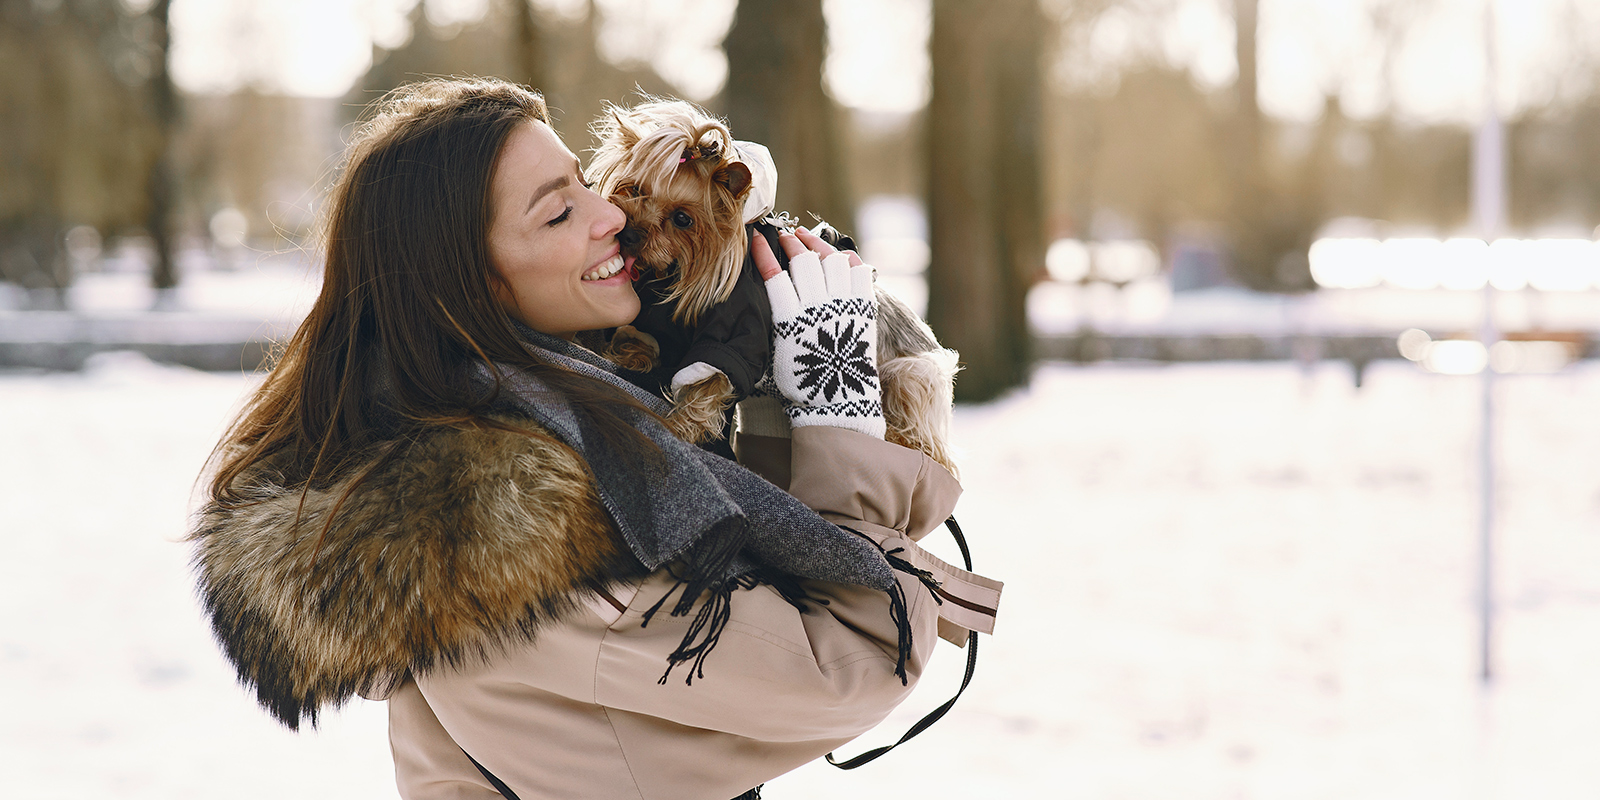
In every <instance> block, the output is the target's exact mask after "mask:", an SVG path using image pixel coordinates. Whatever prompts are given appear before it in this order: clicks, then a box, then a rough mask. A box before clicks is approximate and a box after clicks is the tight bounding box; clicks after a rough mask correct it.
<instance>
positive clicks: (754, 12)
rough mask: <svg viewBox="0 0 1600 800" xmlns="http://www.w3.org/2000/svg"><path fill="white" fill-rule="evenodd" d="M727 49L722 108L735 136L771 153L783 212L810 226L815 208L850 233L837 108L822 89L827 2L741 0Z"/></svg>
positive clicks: (850, 210) (851, 213)
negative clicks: (776, 173) (726, 78)
mask: <svg viewBox="0 0 1600 800" xmlns="http://www.w3.org/2000/svg"><path fill="white" fill-rule="evenodd" d="M722 47H723V50H724V51H725V52H726V53H727V55H728V84H727V86H726V87H725V88H724V89H723V92H722V98H721V99H722V102H721V107H722V110H723V112H724V113H726V114H727V117H728V124H729V127H731V128H732V129H733V135H734V138H737V139H745V140H748V141H752V142H759V143H761V144H764V145H766V146H767V148H768V149H770V150H771V151H772V158H773V161H775V162H776V164H777V167H778V210H779V211H789V212H791V213H793V214H795V215H796V216H798V217H800V219H801V221H802V222H804V223H806V224H810V222H811V219H810V217H809V214H816V215H818V216H820V217H822V218H823V219H826V220H828V221H829V222H832V223H833V224H835V225H837V226H838V227H840V228H841V229H843V230H845V231H847V232H849V231H852V230H853V228H854V227H855V219H854V211H855V210H854V208H853V207H852V203H851V202H850V193H849V190H848V186H847V184H846V181H845V173H844V164H845V159H844V155H843V152H842V148H841V142H840V135H839V124H838V112H837V109H836V108H835V106H834V102H833V98H831V97H829V96H828V94H827V92H825V91H824V90H823V87H822V81H823V76H822V68H823V60H824V55H825V52H826V47H827V26H826V24H825V23H824V20H823V17H822V0H739V6H738V10H737V11H736V12H735V15H734V18H733V26H732V28H731V29H730V30H729V31H728V37H727V39H726V40H724V41H723V45H722Z"/></svg>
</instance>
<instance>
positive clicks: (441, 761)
mask: <svg viewBox="0 0 1600 800" xmlns="http://www.w3.org/2000/svg"><path fill="white" fill-rule="evenodd" d="M741 444H748V442H745V443H741ZM761 444H762V445H763V447H762V450H765V451H767V452H762V453H760V454H759V455H755V454H752V453H751V451H752V449H754V448H750V447H741V448H740V449H741V455H744V456H745V460H746V462H747V463H753V465H754V466H757V467H760V466H761V465H762V464H761V463H760V462H762V461H763V460H764V461H767V462H771V461H774V460H775V461H776V462H777V463H778V464H779V465H781V463H782V462H781V455H779V456H778V457H777V458H774V457H773V455H772V453H773V450H772V446H773V445H775V444H777V442H775V441H774V440H766V441H764V442H762V443H761ZM782 449H787V448H782ZM777 452H778V453H780V454H781V449H780V450H777ZM791 464H792V470H793V480H792V484H791V486H790V490H791V492H793V493H794V495H795V496H796V497H798V498H799V499H800V500H802V501H803V502H805V503H806V504H807V505H809V506H811V507H812V508H815V509H817V510H818V511H819V512H822V513H823V515H824V516H825V517H828V518H829V519H832V520H834V521H836V522H839V523H841V524H846V525H849V526H850V527H852V528H855V529H857V530H860V531H862V532H864V533H867V534H868V535H869V536H872V537H873V539H874V540H876V541H878V542H879V543H880V544H882V545H883V546H884V547H885V548H887V549H891V550H892V549H895V548H905V549H906V551H907V553H906V554H905V555H906V557H907V558H908V560H910V561H912V562H913V563H915V564H917V565H918V566H920V567H922V568H924V569H930V570H932V571H934V572H935V574H937V575H939V577H940V579H941V580H943V581H944V584H945V585H944V586H943V587H942V588H943V589H944V590H945V591H946V592H948V593H951V594H952V595H956V594H957V593H959V596H960V597H962V598H963V599H964V600H965V602H967V604H969V605H973V606H984V607H986V608H989V609H993V608H994V607H995V606H996V604H997V602H998V599H999V588H1000V587H999V584H997V583H995V582H993V581H989V580H987V579H984V578H980V577H978V576H974V575H971V574H970V573H967V572H964V571H963V570H960V569H957V568H955V567H952V566H950V565H948V564H945V563H944V562H942V561H940V560H939V559H937V558H935V557H934V556H932V555H930V554H928V553H926V552H925V551H923V550H922V549H921V548H920V547H918V546H917V545H916V544H914V543H913V539H917V538H921V537H922V536H923V535H924V534H926V533H928V532H929V531H930V530H932V529H933V528H935V527H937V526H938V525H940V524H941V523H942V522H943V521H944V518H945V517H946V516H948V515H949V513H950V511H951V509H952V508H953V507H954V505H955V501H956V498H957V496H958V495H959V494H960V486H959V485H958V484H957V483H956V481H955V479H954V478H953V477H951V475H950V473H949V472H947V471H946V470H945V469H944V468H943V467H941V466H939V465H938V464H936V463H935V462H933V460H932V459H929V458H928V457H926V456H924V455H922V454H921V453H918V452H915V451H912V450H907V449H905V448H902V447H899V446H897V445H892V444H886V443H884V442H882V441H879V440H877V439H873V438H871V437H869V436H865V435H862V434H858V433H854V432H851V431H845V430H840V429H836V428H801V429H798V430H797V431H796V432H795V439H794V446H793V454H792V460H791ZM774 472H781V470H772V471H768V472H767V474H768V475H769V476H774V474H773V473H774ZM775 477H779V478H780V479H781V478H782V475H781V474H778V475H775ZM900 580H901V585H902V587H903V588H904V590H905V592H906V597H907V599H908V600H909V612H910V617H911V620H912V624H913V631H914V633H913V649H912V656H911V658H910V659H909V661H908V663H907V665H906V671H907V674H908V675H909V676H910V678H911V684H910V685H909V686H903V685H901V683H900V680H899V679H898V678H896V677H895V676H894V665H895V654H896V629H895V626H894V624H893V623H892V622H891V621H890V617H889V604H888V598H887V595H885V594H884V593H882V592H876V591H872V590H870V589H864V588H860V587H851V586H842V585H838V584H822V583H817V582H812V583H810V584H808V585H807V591H808V593H810V594H811V595H813V596H815V597H819V598H825V599H827V600H828V604H827V605H816V606H815V607H814V609H815V610H813V611H812V612H811V613H806V614H802V613H799V612H798V611H796V610H795V608H794V607H793V606H791V605H789V604H788V603H787V602H786V601H784V600H783V599H782V598H781V597H779V596H778V594H777V593H776V592H775V591H773V590H772V589H770V588H769V587H765V586H761V587H757V588H755V589H753V590H750V591H741V592H736V593H735V594H734V599H733V608H732V611H733V620H732V622H731V623H730V625H729V626H728V629H727V631H726V632H725V633H724V634H723V636H722V639H721V641H720V643H719V644H718V645H717V647H716V649H715V650H714V651H713V652H712V654H711V656H710V657H709V658H708V659H707V662H706V666H705V677H704V678H703V679H699V680H696V681H695V682H694V683H693V685H686V684H685V682H684V681H683V680H682V676H681V675H679V674H678V673H676V672H675V673H674V674H673V677H671V678H669V679H668V680H667V681H666V683H665V684H659V683H657V680H658V679H659V678H660V677H661V674H662V672H663V670H664V666H665V664H666V657H667V654H668V653H670V652H672V650H673V648H674V647H676V646H677V644H678V643H679V641H680V640H681V639H682V638H683V632H684V626H686V625H687V624H688V618H685V617H671V618H669V617H666V616H665V615H657V616H656V617H655V618H654V619H653V620H652V621H651V623H650V624H649V625H648V626H647V627H645V626H641V624H640V623H641V615H642V612H643V610H644V609H647V608H649V607H650V606H651V605H653V604H654V603H655V602H656V601H657V600H659V599H660V598H661V596H662V594H663V593H665V592H666V591H667V590H668V589H669V588H671V586H672V584H673V580H672V579H671V578H670V577H668V576H666V575H664V574H657V575H653V576H650V577H649V578H647V579H645V580H644V581H642V582H632V583H622V584H617V585H615V586H612V587H609V591H608V592H607V594H609V595H610V597H600V596H596V597H594V598H593V599H591V600H590V601H589V602H588V603H586V606H585V609H584V613H581V614H578V615H575V616H573V617H572V618H570V619H568V620H566V621H565V622H563V623H562V624H560V625H557V626H553V627H551V628H547V629H546V630H544V631H542V632H541V633H540V636H539V639H538V641H537V642H536V643H535V644H533V645H530V646H526V647H521V648H516V649H515V650H512V651H510V652H508V653H506V654H504V655H503V656H501V657H498V658H495V659H492V660H490V661H488V662H487V663H484V664H480V665H475V666H472V667H468V668H464V669H456V670H449V671H440V672H436V673H432V674H430V675H427V676H425V677H422V678H419V679H418V680H416V681H415V682H407V683H406V684H404V685H403V686H402V687H401V688H400V689H399V690H398V691H397V692H395V694H394V695H393V696H392V697H391V698H390V699H389V732H390V743H391V745H392V747H393V750H394V758H395V773H396V777H397V779H398V781H399V786H400V795H401V797H403V798H406V799H407V800H443V798H480V797H481V798H485V799H486V800H488V799H489V798H497V797H499V793H498V792H496V791H495V790H494V788H493V787H492V786H491V785H490V784H489V782H488V781H487V780H486V779H485V778H484V777H483V776H482V774H481V773H479V772H478V770H477V769H476V768H475V767H474V766H473V765H472V763H471V762H470V761H469V760H467V758H466V756H465V755H463V750H465V751H466V752H468V753H471V754H472V757H473V758H474V759H476V760H477V761H478V762H479V763H480V764H482V765H483V766H484V767H485V768H486V769H488V770H489V771H490V772H492V773H493V774H494V775H495V776H496V777H497V778H499V779H500V780H502V781H504V782H505V783H506V784H507V785H508V786H509V787H510V788H511V789H512V790H513V791H514V792H515V793H516V794H517V795H518V796H519V797H520V798H522V800H534V798H551V799H555V798H574V799H576V798H640V799H641V800H728V798H732V797H734V796H736V795H738V794H741V793H743V792H744V791H746V790H748V789H750V788H751V787H753V786H756V785H758V784H760V783H763V782H765V781H767V780H770V779H772V778H774V777H776V776H778V775H781V774H783V773H785V772H788V771H789V770H791V769H794V768H795V767H797V766H800V765H801V764H804V763H806V762H808V761H810V760H812V759H814V758H817V757H819V756H821V755H822V754H823V753H826V752H828V751H830V750H832V749H834V748H836V747H838V746H840V745H842V744H844V743H846V742H848V741H850V740H851V739H853V738H855V737H856V736H858V735H860V734H861V733H863V732H865V731H867V730H868V729H870V728H872V727H873V726H874V725H876V724H878V723H879V722H880V721H882V720H883V718H884V717H885V716H887V715H888V714H889V712H890V711H892V710H893V709H894V708H895V706H897V705H898V704H899V703H900V702H901V701H902V700H904V699H905V697H906V695H907V694H908V693H909V692H910V691H911V688H912V687H914V686H915V685H916V683H915V682H916V679H917V677H918V676H919V675H920V674H921V672H922V669H923V666H924V665H925V664H926V662H927V659H928V657H929V656H930V655H931V653H932V651H933V647H934V639H935V636H934V633H935V631H936V629H937V628H938V627H940V624H939V623H940V622H941V620H940V613H939V612H940V611H941V610H944V611H945V614H944V616H945V619H944V620H943V621H942V622H943V626H942V627H943V629H944V630H943V632H944V633H945V634H946V635H947V636H950V637H952V638H957V639H958V641H960V642H963V643H964V642H965V633H966V630H967V629H968V628H969V627H970V628H976V629H979V630H982V631H985V632H987V631H989V630H991V628H992V623H993V616H992V614H989V613H985V612H981V611H974V610H972V609H969V608H964V607H963V606H961V605H957V604H956V603H954V602H945V603H943V604H938V603H935V602H934V600H933V599H932V598H931V595H930V594H929V592H928V591H927V590H926V589H925V588H924V587H923V586H922V585H921V584H920V583H919V582H918V581H917V580H916V579H915V578H912V577H910V576H907V575H903V574H901V575H900ZM613 601H614V602H613Z"/></svg>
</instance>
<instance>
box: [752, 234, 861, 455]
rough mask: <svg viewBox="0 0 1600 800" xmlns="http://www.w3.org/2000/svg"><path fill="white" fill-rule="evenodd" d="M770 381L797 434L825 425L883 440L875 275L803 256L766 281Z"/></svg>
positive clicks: (842, 261) (840, 258)
mask: <svg viewBox="0 0 1600 800" xmlns="http://www.w3.org/2000/svg"><path fill="white" fill-rule="evenodd" d="M767 296H768V297H769V298H770V299H771V301H772V349H773V361H772V378H773V382H774V383H776V384H777V388H778V391H779V393H780V394H781V395H782V401H783V405H784V411H785V412H787V413H788V415H789V421H790V423H792V424H793V425H794V426H795V427H797V428H799V427H805V426H807V425H826V426H830V427H834V428H848V429H850V430H854V431H860V432H861V433H865V434H869V435H871V436H876V437H877V438H879V439H882V438H883V433H884V421H883V404H882V396H881V392H880V390H879V387H878V369H877V349H878V332H877V318H878V306H877V302H876V301H875V300H874V299H873V295H872V268H871V267H869V266H866V265H865V264H863V265H860V266H856V267H852V266H850V261H849V259H848V257H846V256H845V255H844V254H843V253H835V254H833V255H831V256H828V259H827V260H826V261H821V260H819V259H818V258H817V254H816V253H814V252H811V251H809V250H808V251H806V252H805V253H802V254H801V255H799V256H796V257H794V258H792V259H790V261H789V271H788V272H780V273H778V274H777V275H776V276H774V277H772V278H770V279H768V280H767Z"/></svg>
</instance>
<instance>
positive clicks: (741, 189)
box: [711, 161, 750, 198]
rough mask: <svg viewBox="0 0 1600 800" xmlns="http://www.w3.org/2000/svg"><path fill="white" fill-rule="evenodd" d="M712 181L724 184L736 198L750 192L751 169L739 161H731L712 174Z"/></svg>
mask: <svg viewBox="0 0 1600 800" xmlns="http://www.w3.org/2000/svg"><path fill="white" fill-rule="evenodd" d="M711 180H713V181H716V182H717V183H720V184H722V185H723V186H724V187H725V188H727V190H728V192H729V193H730V194H732V195H733V196H734V197H735V198H739V197H743V196H744V194H745V192H748V191H750V168H749V167H747V166H745V165H744V164H742V163H740V162H738V161H729V162H728V163H726V164H723V165H722V166H720V167H717V171H716V172H713V173H711Z"/></svg>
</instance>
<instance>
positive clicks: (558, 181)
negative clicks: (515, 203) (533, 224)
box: [522, 158, 580, 214]
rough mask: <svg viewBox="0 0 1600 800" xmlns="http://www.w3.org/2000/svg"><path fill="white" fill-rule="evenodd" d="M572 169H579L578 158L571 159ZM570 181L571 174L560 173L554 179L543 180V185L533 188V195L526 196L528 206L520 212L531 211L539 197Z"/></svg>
mask: <svg viewBox="0 0 1600 800" xmlns="http://www.w3.org/2000/svg"><path fill="white" fill-rule="evenodd" d="M572 169H573V171H575V172H577V171H580V169H579V165H578V159H576V158H574V159H572ZM571 182H572V176H571V175H562V176H561V177H559V178H554V179H551V180H548V181H545V182H544V185H542V186H540V187H539V188H538V189H535V190H534V192H533V197H530V198H528V207H527V208H525V209H523V210H522V213H524V214H526V213H528V212H529V211H532V210H533V207H534V206H535V205H536V204H538V202H539V200H540V199H541V198H543V197H544V196H545V195H547V194H549V193H551V192H553V191H555V190H557V189H560V188H562V187H565V186H566V185H568V184H570V183H571Z"/></svg>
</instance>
